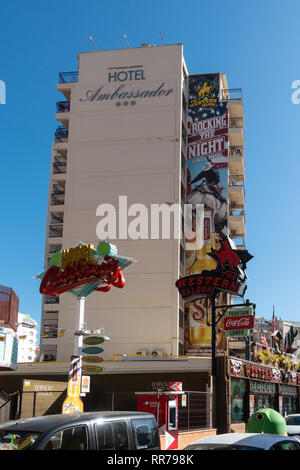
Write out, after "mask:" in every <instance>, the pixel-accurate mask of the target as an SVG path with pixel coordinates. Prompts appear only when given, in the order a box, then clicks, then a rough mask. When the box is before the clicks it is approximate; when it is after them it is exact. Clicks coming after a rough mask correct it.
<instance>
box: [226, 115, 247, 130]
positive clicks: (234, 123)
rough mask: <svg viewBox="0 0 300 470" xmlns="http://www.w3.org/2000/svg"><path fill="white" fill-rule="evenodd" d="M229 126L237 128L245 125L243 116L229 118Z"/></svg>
mask: <svg viewBox="0 0 300 470" xmlns="http://www.w3.org/2000/svg"><path fill="white" fill-rule="evenodd" d="M229 127H233V128H235V129H238V128H243V127H244V119H243V118H242V117H234V118H230V119H229Z"/></svg>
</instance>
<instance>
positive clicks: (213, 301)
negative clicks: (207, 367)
mask: <svg viewBox="0 0 300 470" xmlns="http://www.w3.org/2000/svg"><path fill="white" fill-rule="evenodd" d="M216 356H217V334H216V298H215V296H214V295H213V296H212V298H211V375H212V376H213V377H215V376H216V371H217V364H216V360H217V358H216Z"/></svg>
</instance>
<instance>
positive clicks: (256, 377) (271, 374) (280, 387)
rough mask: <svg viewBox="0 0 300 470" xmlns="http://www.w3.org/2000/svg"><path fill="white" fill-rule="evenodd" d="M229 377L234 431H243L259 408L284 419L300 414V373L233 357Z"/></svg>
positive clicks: (228, 372) (231, 418)
mask: <svg viewBox="0 0 300 470" xmlns="http://www.w3.org/2000/svg"><path fill="white" fill-rule="evenodd" d="M227 374H228V375H227V376H228V391H229V394H228V395H229V397H228V408H229V410H228V421H229V423H228V424H229V427H230V428H231V429H240V428H239V426H238V425H239V424H242V423H243V424H245V423H246V422H247V420H248V418H249V416H250V415H251V414H252V413H254V412H255V411H257V410H258V409H260V408H273V409H274V410H276V411H278V412H279V413H281V414H282V415H283V416H286V415H288V414H292V413H298V412H299V411H300V407H299V397H300V392H299V390H300V374H298V373H296V372H292V371H288V372H286V371H283V370H282V369H278V368H275V367H268V366H264V365H260V364H256V363H253V362H250V361H244V360H240V359H234V358H229V359H228V360H227Z"/></svg>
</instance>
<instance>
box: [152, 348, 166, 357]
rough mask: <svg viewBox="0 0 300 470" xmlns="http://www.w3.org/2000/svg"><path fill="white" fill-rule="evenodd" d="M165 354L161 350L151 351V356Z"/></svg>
mask: <svg viewBox="0 0 300 470" xmlns="http://www.w3.org/2000/svg"><path fill="white" fill-rule="evenodd" d="M166 355H167V354H166V353H165V351H163V350H162V349H153V351H151V356H166Z"/></svg>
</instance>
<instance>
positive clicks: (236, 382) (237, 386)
mask: <svg viewBox="0 0 300 470" xmlns="http://www.w3.org/2000/svg"><path fill="white" fill-rule="evenodd" d="M246 383H247V382H246V380H243V379H231V422H232V423H240V422H242V421H245V420H246V396H247V393H246V392H247V387H246Z"/></svg>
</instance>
